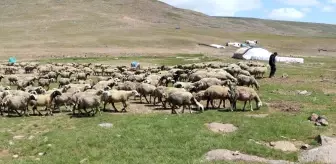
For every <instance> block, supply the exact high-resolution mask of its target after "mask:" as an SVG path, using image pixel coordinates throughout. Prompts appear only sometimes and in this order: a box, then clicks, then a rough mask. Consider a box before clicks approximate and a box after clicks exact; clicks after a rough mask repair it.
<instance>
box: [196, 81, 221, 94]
mask: <svg viewBox="0 0 336 164" xmlns="http://www.w3.org/2000/svg"><path fill="white" fill-rule="evenodd" d="M225 83H226V81H221V80H219V79H217V78H203V79H201V80H200V81H197V82H195V83H194V85H195V88H194V90H193V91H196V92H197V91H200V90H205V89H207V88H209V87H210V86H212V85H224V84H225Z"/></svg>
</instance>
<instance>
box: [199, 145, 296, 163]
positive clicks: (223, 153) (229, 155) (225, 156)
mask: <svg viewBox="0 0 336 164" xmlns="http://www.w3.org/2000/svg"><path fill="white" fill-rule="evenodd" d="M205 160H206V161H233V162H236V161H245V162H256V163H270V164H293V162H289V161H283V160H269V159H265V158H262V157H258V156H253V155H247V154H242V153H239V152H238V153H237V151H235V152H234V151H230V150H226V149H216V150H211V151H209V152H207V153H206V154H205Z"/></svg>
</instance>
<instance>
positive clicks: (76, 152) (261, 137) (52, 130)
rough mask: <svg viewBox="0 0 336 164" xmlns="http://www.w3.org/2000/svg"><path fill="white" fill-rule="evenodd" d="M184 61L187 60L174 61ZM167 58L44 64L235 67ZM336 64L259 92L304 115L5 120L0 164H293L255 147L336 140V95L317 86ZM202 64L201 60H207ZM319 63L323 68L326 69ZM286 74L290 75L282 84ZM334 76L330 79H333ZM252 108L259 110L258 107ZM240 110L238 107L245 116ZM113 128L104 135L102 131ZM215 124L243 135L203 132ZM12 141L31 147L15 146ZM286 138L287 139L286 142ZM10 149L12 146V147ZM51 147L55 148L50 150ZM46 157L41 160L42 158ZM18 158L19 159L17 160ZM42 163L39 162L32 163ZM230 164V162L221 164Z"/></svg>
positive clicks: (298, 70)
mask: <svg viewBox="0 0 336 164" xmlns="http://www.w3.org/2000/svg"><path fill="white" fill-rule="evenodd" d="M176 56H178V57H182V58H176ZM176 56H166V57H148V56H139V57H118V60H116V59H114V58H86V59H83V58H66V59H53V60H43V61H41V62H42V63H46V62H50V61H52V62H80V63H84V62H85V63H88V62H103V61H108V62H110V61H111V63H115V62H120V61H131V60H138V61H140V62H142V61H143V62H149V63H156V64H167V65H173V64H182V63H189V62H190V61H188V60H182V59H183V58H196V57H199V58H203V57H204V58H205V59H206V61H212V60H216V61H231V60H232V59H227V58H221V59H213V58H208V57H205V56H204V55H202V54H193V55H187V54H178V55H176ZM331 59H332V58H316V59H315V58H314V60H313V59H310V58H307V59H306V63H305V64H301V65H299V64H280V63H279V64H278V72H277V73H276V75H277V77H278V78H276V79H273V80H269V79H261V80H259V82H260V83H261V89H260V91H258V92H259V94H260V96H261V99H262V101H263V102H264V104H266V103H273V102H284V103H285V104H286V105H291V103H293V102H294V103H296V104H299V105H302V108H301V110H300V111H299V112H294V113H288V112H281V111H279V110H276V109H272V108H271V107H270V106H267V105H264V106H263V107H262V108H261V109H260V110H256V111H254V112H218V111H206V112H205V113H202V114H191V115H190V114H182V115H170V114H163V113H152V114H108V113H103V115H102V116H96V117H93V118H69V117H70V116H68V115H66V114H56V116H53V117H23V118H7V117H2V118H0V129H1V133H0V150H9V155H7V156H4V157H2V158H0V163H6V164H7V163H79V161H81V160H83V159H87V160H88V161H87V163H111V162H112V161H113V163H167V164H168V163H174V164H177V163H181V164H184V163H202V159H203V156H204V154H205V153H206V152H208V151H210V150H213V149H229V150H233V151H240V152H242V153H246V154H251V155H257V156H260V157H265V158H268V159H282V160H289V161H296V160H297V156H298V153H285V152H281V151H277V150H273V149H270V148H268V147H266V146H262V145H258V144H256V143H254V142H251V141H249V140H250V139H253V140H256V141H261V142H266V143H267V142H270V141H278V140H292V139H295V140H297V141H302V142H305V143H308V144H311V145H313V146H317V143H316V141H315V140H314V138H315V137H316V136H317V135H319V134H321V133H322V134H326V135H331V134H334V133H335V132H336V130H335V124H336V121H335V120H336V114H335V112H334V108H335V101H336V94H331V95H326V94H324V93H323V89H327V90H328V89H330V90H331V89H333V88H335V84H334V83H329V82H328V83H324V82H320V81H319V80H320V79H321V77H320V76H321V75H323V76H325V77H332V75H333V74H332V71H328V70H329V69H331V68H334V65H333V62H332V61H331ZM202 61H203V60H202ZM315 63H324V64H323V65H320V64H315ZM282 73H287V74H288V75H289V78H288V79H281V78H279V76H281V75H282ZM330 74H331V75H330ZM277 89H278V90H281V91H283V92H284V93H287V92H288V93H291V92H290V91H294V92H295V91H296V90H307V91H311V92H312V95H310V96H300V95H295V94H279V93H273V92H272V91H273V90H277ZM253 105H254V106H255V104H253ZM241 107H242V104H241V103H239V104H238V108H241ZM313 112H316V113H318V114H321V115H326V116H327V117H328V118H329V123H330V126H328V127H315V126H314V125H313V124H312V123H310V122H309V121H308V120H307V118H308V117H309V115H310V114H311V113H313ZM252 113H268V114H269V116H268V117H266V118H251V117H247V116H246V115H247V114H252ZM103 122H110V123H113V128H110V129H105V128H101V127H99V126H98V124H99V123H103ZM210 122H222V123H231V124H234V125H235V126H237V127H238V128H239V129H238V131H236V132H234V133H231V134H225V135H222V134H215V133H213V132H211V131H209V130H208V129H207V128H206V126H205V125H204V124H206V123H210ZM15 135H24V136H26V137H27V138H28V137H29V136H31V135H32V136H34V138H33V139H31V140H29V139H23V140H13V139H12V138H13V136H15ZM283 137H286V138H288V139H284V138H283ZM9 141H13V142H14V145H9ZM48 144H51V145H52V146H51V147H49V146H48ZM40 152H46V155H44V156H38V155H37V154H38V153H40ZM13 154H18V155H19V158H18V159H12V157H11V156H12V155H13ZM36 157H38V158H40V161H35V160H34V159H35V158H36ZM216 163H230V162H226V161H225V162H223V161H222V162H216ZM231 163H235V162H231Z"/></svg>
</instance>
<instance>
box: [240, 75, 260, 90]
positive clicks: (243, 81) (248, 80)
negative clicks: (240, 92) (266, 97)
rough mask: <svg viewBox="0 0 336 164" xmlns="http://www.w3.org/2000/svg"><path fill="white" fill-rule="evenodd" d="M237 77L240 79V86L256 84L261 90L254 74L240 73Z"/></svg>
mask: <svg viewBox="0 0 336 164" xmlns="http://www.w3.org/2000/svg"><path fill="white" fill-rule="evenodd" d="M237 79H238V85H240V86H244V85H246V86H248V87H250V86H252V87H253V86H254V87H255V88H256V89H257V90H259V87H260V85H259V83H258V82H257V80H256V79H255V78H254V77H253V76H245V75H238V77H237Z"/></svg>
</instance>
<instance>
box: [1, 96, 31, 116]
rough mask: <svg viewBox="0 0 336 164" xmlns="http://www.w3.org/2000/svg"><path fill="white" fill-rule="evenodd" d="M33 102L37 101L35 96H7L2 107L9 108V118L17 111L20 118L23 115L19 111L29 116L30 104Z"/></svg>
mask: <svg viewBox="0 0 336 164" xmlns="http://www.w3.org/2000/svg"><path fill="white" fill-rule="evenodd" d="M31 100H36V97H35V95H29V97H26V96H22V95H15V96H13V95H7V96H6V97H5V98H4V99H3V101H2V105H3V106H6V107H7V108H8V116H9V113H10V112H11V111H13V110H14V111H15V112H16V113H17V114H18V115H19V116H21V114H20V113H19V112H18V110H23V111H24V114H25V115H27V116H29V113H28V112H27V111H28V108H27V105H28V102H29V101H31Z"/></svg>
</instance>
